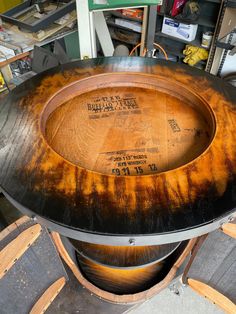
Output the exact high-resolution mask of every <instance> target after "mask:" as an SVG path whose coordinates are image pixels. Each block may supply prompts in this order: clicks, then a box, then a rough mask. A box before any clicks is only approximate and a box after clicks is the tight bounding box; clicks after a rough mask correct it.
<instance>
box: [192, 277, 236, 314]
mask: <svg viewBox="0 0 236 314" xmlns="http://www.w3.org/2000/svg"><path fill="white" fill-rule="evenodd" d="M188 284H189V286H190V287H191V288H192V289H193V290H194V291H196V292H197V293H198V294H200V295H201V296H203V297H205V298H207V299H209V300H210V301H211V302H213V303H214V304H216V305H218V306H219V307H220V308H221V309H222V310H224V312H225V313H228V314H235V313H236V304H234V303H233V302H232V301H231V300H229V299H228V298H227V297H226V296H224V295H223V294H222V293H220V292H219V291H217V290H215V289H213V288H212V287H210V286H209V285H207V284H205V283H204V282H201V281H199V280H195V279H192V278H189V279H188Z"/></svg>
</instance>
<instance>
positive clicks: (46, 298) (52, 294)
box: [30, 277, 66, 314]
mask: <svg viewBox="0 0 236 314" xmlns="http://www.w3.org/2000/svg"><path fill="white" fill-rule="evenodd" d="M65 282H66V279H65V277H61V278H59V279H58V280H57V281H55V282H54V283H53V284H52V285H51V286H50V287H49V288H48V289H47V290H46V291H45V292H44V293H43V295H42V296H41V297H40V298H39V300H38V301H37V302H36V303H35V305H34V306H33V308H32V310H31V311H30V314H41V313H44V312H45V311H46V309H47V308H48V307H49V305H50V304H51V303H52V301H53V300H54V299H55V298H56V296H57V295H58V294H59V292H60V291H61V289H62V288H63V287H64V285H65Z"/></svg>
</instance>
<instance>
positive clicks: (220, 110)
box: [0, 58, 236, 236]
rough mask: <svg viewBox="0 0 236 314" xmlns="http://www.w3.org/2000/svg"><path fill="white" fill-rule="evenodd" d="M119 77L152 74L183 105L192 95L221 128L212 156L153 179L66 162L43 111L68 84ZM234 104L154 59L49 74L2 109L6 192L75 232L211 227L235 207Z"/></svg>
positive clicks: (0, 166)
mask: <svg viewBox="0 0 236 314" xmlns="http://www.w3.org/2000/svg"><path fill="white" fill-rule="evenodd" d="M111 72H112V73H113V74H114V73H115V72H132V73H145V75H146V74H147V75H149V76H147V82H148V80H149V79H148V78H150V79H151V80H155V79H156V80H162V81H163V80H164V81H165V84H166V86H167V87H168V90H169V92H170V93H172V94H175V93H176V87H175V90H174V91H172V92H171V89H172V87H173V86H174V85H175V86H179V89H178V93H179V95H180V94H181V93H183V94H185V93H186V90H187V91H188V93H190V94H191V93H192V94H193V95H194V96H193V97H195V98H198V99H200V101H201V102H203V103H204V104H206V107H207V108H210V109H209V110H210V111H211V112H212V115H213V118H214V119H215V120H216V129H215V131H214V130H213V127H212V132H213V135H212V136H213V138H212V142H211V144H210V145H209V147H208V148H207V149H206V150H205V151H204V152H203V153H202V154H201V156H200V157H198V158H197V159H194V160H192V161H190V162H189V163H187V164H185V165H182V166H181V167H179V168H176V169H172V170H169V171H167V172H161V173H154V174H152V175H146V176H115V175H107V174H102V173H99V172H93V171H87V170H86V169H84V168H82V167H80V166H76V165H74V164H72V163H71V162H68V161H67V160H65V159H64V158H63V157H61V156H60V155H58V154H57V153H56V152H55V151H54V150H53V149H52V148H51V147H49V146H48V144H47V142H46V140H45V137H44V135H43V134H42V132H41V127H42V125H40V116H41V114H42V112H43V110H44V106H45V104H46V103H47V102H48V101H49V99H50V98H51V97H52V96H53V95H55V94H56V93H57V92H59V91H60V90H61V89H62V88H64V87H65V86H67V85H68V84H72V83H73V82H77V81H78V80H81V79H86V78H89V77H91V76H94V75H100V74H103V73H111ZM104 83H107V82H104ZM100 84H101V83H100ZM176 84H177V85H176ZM99 87H100V88H101V86H96V88H99ZM73 93H76V91H73ZM68 97H70V95H69V96H68ZM187 98H188V97H187ZM235 99H236V91H235V88H233V87H231V86H229V85H227V84H226V83H224V82H223V81H222V80H220V79H218V78H215V77H213V76H210V75H208V74H206V73H203V72H201V71H198V70H196V69H192V68H190V67H187V66H180V65H177V64H174V63H169V62H157V61H156V60H153V59H149V58H148V59H143V58H105V59H103V58H101V59H94V60H89V61H82V62H75V63H71V64H68V65H63V66H60V67H58V68H56V69H53V70H49V71H47V72H45V73H43V74H41V75H39V76H37V77H35V78H33V79H31V80H30V81H27V82H25V83H24V84H22V85H21V86H19V87H17V88H16V89H15V90H14V91H13V92H12V93H11V94H10V95H9V96H8V97H7V99H6V100H5V101H4V102H3V103H2V104H1V107H0V186H1V188H2V190H3V192H5V193H6V194H8V195H10V196H11V197H12V199H14V200H15V201H16V202H17V203H18V204H20V205H22V206H24V207H25V208H28V209H29V210H30V211H31V212H32V213H34V214H36V215H39V216H41V217H43V218H44V219H46V220H49V221H51V222H54V223H55V224H56V225H59V226H60V225H62V226H64V227H66V228H68V229H73V230H74V231H76V230H78V231H82V232H88V233H95V234H96V233H97V234H102V235H107V236H109V235H110V236H112V235H152V234H163V233H169V232H180V231H182V230H186V229H191V228H196V227H198V226H200V225H203V224H207V223H209V222H212V221H214V220H215V219H218V218H219V217H220V216H224V215H227V214H229V213H230V212H231V211H232V210H233V209H234V208H235V205H236V197H235V173H236V147H235V141H236V133H235V129H234V128H235V124H236V110H235V107H234V105H235ZM186 101H188V99H187V100H186ZM190 105H191V104H190ZM45 110H47V109H45ZM44 112H45V111H44ZM48 114H49V113H48ZM214 119H213V120H214ZM44 123H45V121H42V124H44ZM94 136H95V137H96V134H94Z"/></svg>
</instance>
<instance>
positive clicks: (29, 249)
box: [0, 216, 67, 314]
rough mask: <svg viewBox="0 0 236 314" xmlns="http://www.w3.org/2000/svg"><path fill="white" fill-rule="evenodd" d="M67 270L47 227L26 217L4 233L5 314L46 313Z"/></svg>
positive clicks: (0, 248)
mask: <svg viewBox="0 0 236 314" xmlns="http://www.w3.org/2000/svg"><path fill="white" fill-rule="evenodd" d="M66 278H67V274H66V272H65V269H64V267H63V265H62V262H61V260H60V258H59V256H58V253H57V251H56V249H55V247H54V245H53V243H52V240H51V238H50V236H49V234H48V231H47V229H46V228H44V227H42V226H40V225H39V224H37V223H35V222H34V221H32V220H31V219H30V218H29V217H26V216H24V217H22V218H20V219H19V220H17V221H16V222H15V223H13V224H11V225H10V226H8V227H7V228H5V229H4V230H3V231H1V233H0V295H1V298H0V308H1V313H2V314H9V313H16V312H17V314H25V313H31V314H39V313H44V311H45V310H46V309H47V307H48V306H49V305H50V303H51V302H52V301H53V300H54V298H55V297H56V296H57V294H58V293H59V292H60V290H61V289H62V288H63V286H64V285H65V282H66Z"/></svg>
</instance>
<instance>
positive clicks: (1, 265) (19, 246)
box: [0, 224, 42, 279]
mask: <svg viewBox="0 0 236 314" xmlns="http://www.w3.org/2000/svg"><path fill="white" fill-rule="evenodd" d="M41 230H42V229H41V226H40V225H39V224H36V225H33V226H32V227H30V228H28V229H26V230H24V231H23V232H22V233H21V234H20V235H19V236H18V237H16V238H15V239H14V240H13V241H11V242H10V243H9V244H8V245H7V246H6V247H4V249H3V250H2V251H0V279H1V278H2V277H3V276H4V275H5V274H6V273H7V272H8V270H9V269H10V268H11V267H12V266H13V265H14V263H15V262H16V261H17V260H18V259H19V258H20V257H21V256H22V255H23V254H24V253H25V251H26V250H27V249H28V248H29V246H30V245H31V244H32V243H33V242H34V241H35V240H36V239H37V238H38V236H39V235H40V232H41Z"/></svg>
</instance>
